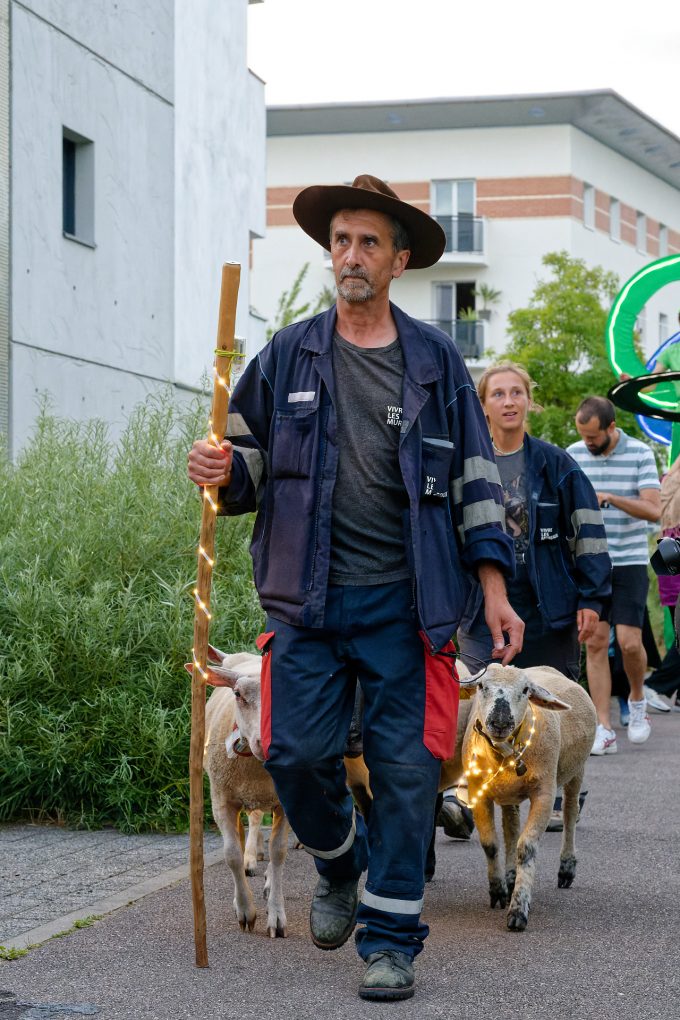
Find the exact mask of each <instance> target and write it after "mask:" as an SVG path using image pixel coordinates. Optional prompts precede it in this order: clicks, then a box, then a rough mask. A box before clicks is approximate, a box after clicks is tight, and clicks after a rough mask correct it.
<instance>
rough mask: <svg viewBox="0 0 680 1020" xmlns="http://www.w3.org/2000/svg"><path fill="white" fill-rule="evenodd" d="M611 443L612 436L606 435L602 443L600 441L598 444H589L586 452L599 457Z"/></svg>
mask: <svg viewBox="0 0 680 1020" xmlns="http://www.w3.org/2000/svg"><path fill="white" fill-rule="evenodd" d="M611 444H612V437H611V436H607V438H606V439H605V441H604V443H600V445H599V446H589V447H588V453H592V455H593V457H601V456H602V454H603V453H604V452H605V450H608V449H609V447H610V446H611Z"/></svg>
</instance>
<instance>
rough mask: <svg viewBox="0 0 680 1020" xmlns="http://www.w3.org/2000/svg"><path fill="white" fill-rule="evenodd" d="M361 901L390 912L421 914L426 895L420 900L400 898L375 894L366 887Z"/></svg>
mask: <svg viewBox="0 0 680 1020" xmlns="http://www.w3.org/2000/svg"><path fill="white" fill-rule="evenodd" d="M361 902H362V903H365V904H366V906H367V907H373V909H374V910H383V911H386V913H388V914H419V913H420V911H421V910H422V909H423V904H424V903H425V897H424V896H421V897H420V899H419V900H398V899H395V898H393V897H391V896H375V895H374V894H373V893H371V892H368V890H367V889H364V891H363V893H362V894H361Z"/></svg>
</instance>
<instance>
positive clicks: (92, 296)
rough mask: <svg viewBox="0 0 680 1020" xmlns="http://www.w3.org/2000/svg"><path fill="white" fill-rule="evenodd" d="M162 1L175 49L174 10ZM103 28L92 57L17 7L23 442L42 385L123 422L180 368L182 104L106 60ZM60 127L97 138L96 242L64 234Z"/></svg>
mask: <svg viewBox="0 0 680 1020" xmlns="http://www.w3.org/2000/svg"><path fill="white" fill-rule="evenodd" d="M50 6H51V7H54V6H55V4H52V5H50ZM56 6H61V7H62V8H63V10H64V11H70V12H71V14H73V11H74V9H75V7H76V6H77V7H81V8H83V9H85V8H87V7H88V5H87V4H77V5H75V4H62V5H56ZM109 6H110V5H109ZM139 6H140V7H141V6H142V5H139ZM154 10H155V11H156V15H157V17H158V21H159V32H158V37H157V39H158V45H159V46H165V47H166V48H168V47H170V46H171V39H172V33H170V34H168V30H167V29H168V26H167V22H166V18H167V11H165V10H164V8H163V7H158V6H156V7H155V8H154ZM147 29H148V31H150V28H149V27H148V26H147ZM161 29H162V30H161ZM107 38H108V36H107V34H106V33H105V32H104V30H103V29H102V30H101V32H100V38H99V39H98V44H99V46H100V52H98V54H97V55H95V53H93V52H92V51H91V50H90V49H88V48H87V47H86V46H84V45H83V44H81V43H80V42H76V41H75V40H74V39H73V38H71V37H70V36H69V35H66V34H65V33H64V32H63V31H61V30H60V29H59V28H57V27H55V26H54V25H51V24H49V23H48V22H47V21H45V20H43V19H42V18H41V17H37V16H35V15H34V14H33V13H31V12H29V11H26V10H24V9H23V8H21V7H19V6H17V5H15V6H14V8H13V11H12V55H13V83H12V341H13V343H12V383H11V390H12V408H11V441H12V447H13V449H14V450H16V449H17V448H18V447H19V446H20V445H22V443H23V442H25V437H26V436H27V434H28V433H29V432H30V428H31V423H32V420H33V416H34V402H33V401H32V400H31V399H30V396H31V395H33V394H37V393H38V392H43V391H47V392H49V393H50V396H51V400H52V404H53V407H54V410H55V412H56V413H58V414H60V415H67V416H73V417H77V418H81V417H90V416H93V415H97V416H100V417H103V418H105V419H106V420H108V421H110V422H112V423H114V424H115V425H116V426H118V427H119V426H120V424H121V423H122V421H123V420H124V418H125V417H126V416H127V413H128V412H129V411H130V409H131V407H132V406H133V404H134V403H136V402H137V401H138V400H139V399H141V398H143V396H144V395H145V394H146V393H147V392H148V391H149V389H153V388H155V387H156V386H157V385H158V381H163V380H164V381H167V380H170V379H171V378H172V370H173V369H172V350H173V309H172V300H171V295H172V282H173V243H172V238H173V217H172V208H173V199H174V190H173V189H174V181H173V107H172V105H171V103H170V101H169V98H168V97H166V96H162V95H159V94H158V93H156V92H154V91H152V90H151V89H150V88H149V87H147V86H145V85H143V84H141V83H140V82H139V81H137V80H135V79H133V78H131V77H130V76H129V75H128V74H127V73H124V72H123V71H121V70H120V69H118V68H117V67H115V65H114V64H113V63H112V62H110V61H109V60H108V59H107V54H106V53H105V52H101V49H102V48H103V46H104V44H105V43H106V41H107ZM112 42H113V43H115V39H114V40H112ZM110 55H111V57H115V55H116V54H115V46H114V47H113V51H112V52H111V54H110ZM171 57H172V54H171V52H170V54H169V59H170V61H171ZM102 58H103V59H102ZM166 63H167V60H166ZM63 127H67V128H69V129H71V130H73V131H75V132H77V133H78V134H79V135H82V136H84V137H85V138H87V139H90V140H91V141H92V142H93V143H94V164H95V165H94V242H95V247H94V248H92V247H88V246H85V245H83V244H80V243H78V242H76V241H73V240H70V239H68V238H66V237H64V236H63V233H62V129H63Z"/></svg>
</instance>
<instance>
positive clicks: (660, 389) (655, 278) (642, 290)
mask: <svg viewBox="0 0 680 1020" xmlns="http://www.w3.org/2000/svg"><path fill="white" fill-rule="evenodd" d="M678 280H680V255H667V256H666V257H665V258H663V259H657V260H656V261H655V262H650V263H649V265H647V266H645V267H644V268H643V269H639V270H638V272H637V273H634V274H633V276H631V278H630V280H628V282H627V283H626V284H625V286H624V287H622V288H621V290H620V291H619V293H618V294H617V295H616V298H615V300H614V304H613V305H612V310H611V312H610V313H609V318H608V319H607V330H606V334H605V342H606V345H607V355H608V357H609V361H610V364H611V366H612V368H613V370H614V372H615V374H616V377H617V378H619V377H620V376H621V374H622V373H623V372H625V373H627V374H628V375H632V376H640V375H644V374H645V373H647V369H646V368H645V366H644V364H643V363H642V361H640V358H639V357H638V356H637V354H636V353H635V348H634V346H633V330H634V328H635V320H636V319H637V317H638V315H639V314H640V312H641V311H642V309H643V308H644V306H645V305H646V304H647V302H648V301H649V299H650V297H651V296H652V295H653V294H656V292H657V291H658V290H661V288H662V287H665V286H666V284H667V283H675V282H676V281H678ZM660 378H663V377H660ZM640 399H641V400H643V401H644V402H645V404H648V405H649V406H650V407H655V408H660V409H662V410H663V409H668V410H670V411H676V410H677V407H678V396H677V393H676V390H675V386H674V385H673V383H668V382H660V383H659V384H658V385H657V386H655V387H654V391H653V393H641V394H640ZM674 445H675V444H674Z"/></svg>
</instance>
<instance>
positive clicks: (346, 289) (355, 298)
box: [338, 266, 375, 304]
mask: <svg viewBox="0 0 680 1020" xmlns="http://www.w3.org/2000/svg"><path fill="white" fill-rule="evenodd" d="M348 276H349V277H353V278H354V279H355V280H362V281H363V286H358V287H357V286H355V285H352V284H350V285H349V286H347V285H345V286H343V284H342V281H343V280H346V279H347V277H348ZM338 294H339V295H340V297H341V298H342V299H343V301H347V302H348V303H349V304H362V303H363V302H365V301H370V300H371V299H372V298H374V297H375V290H374V288H373V287H372V286H371V284H370V282H369V279H368V273H367V272H366V270H365V269H360V268H359V267H358V266H357V267H356V268H354V269H350V268H349V267H345V268H344V269H342V270H341V271H340V280H339V282H338Z"/></svg>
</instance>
